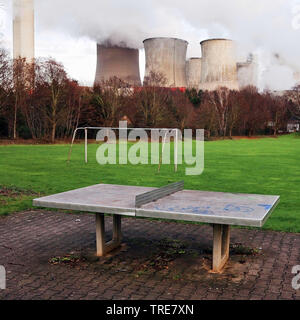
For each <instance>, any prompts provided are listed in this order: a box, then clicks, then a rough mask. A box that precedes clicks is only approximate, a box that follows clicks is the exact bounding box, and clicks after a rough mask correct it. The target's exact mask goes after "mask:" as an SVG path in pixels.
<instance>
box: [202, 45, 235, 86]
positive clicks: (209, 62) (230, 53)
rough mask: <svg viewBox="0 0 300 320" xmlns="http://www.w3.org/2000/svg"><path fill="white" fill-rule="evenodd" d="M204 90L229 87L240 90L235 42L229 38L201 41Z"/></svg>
mask: <svg viewBox="0 0 300 320" xmlns="http://www.w3.org/2000/svg"><path fill="white" fill-rule="evenodd" d="M201 49H202V71H201V85H200V89H202V90H209V91H212V90H216V89H217V88H218V87H227V88H228V89H231V90H239V85H238V78H237V64H236V63H237V62H236V59H235V46H234V42H233V41H231V40H227V39H210V40H205V41H202V42H201Z"/></svg>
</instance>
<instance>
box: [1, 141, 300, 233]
mask: <svg viewBox="0 0 300 320" xmlns="http://www.w3.org/2000/svg"><path fill="white" fill-rule="evenodd" d="M97 147H98V146H97V145H96V144H91V145H89V163H88V164H85V163H84V161H83V159H84V145H83V144H78V145H75V146H74V149H73V153H72V160H71V162H70V163H69V164H67V162H66V159H67V154H68V150H69V146H68V145H2V146H0V215H4V214H8V213H12V212H15V211H20V210H25V209H28V208H31V200H32V199H33V198H35V197H37V194H39V193H40V194H42V195H48V194H53V193H57V192H62V191H67V190H71V189H75V188H79V187H84V186H88V185H92V184H97V183H100V182H103V183H111V184H125V185H141V186H156V187H159V186H163V185H165V184H167V183H169V182H175V181H179V180H185V188H186V189H196V190H209V191H222V192H240V193H259V194H270V195H280V196H281V203H280V204H279V206H278V208H277V209H276V210H275V212H274V213H273V214H272V216H271V218H270V219H269V220H268V222H267V224H266V225H265V227H264V228H265V229H273V230H280V231H289V232H300V209H299V208H300V138H299V137H298V136H295V135H290V136H282V137H280V138H277V139H276V138H262V139H253V140H248V139H242V140H224V141H214V142H206V143H205V170H204V173H203V174H202V175H201V176H186V175H185V167H184V166H183V165H182V166H179V171H178V172H177V173H175V172H174V166H173V165H164V166H163V167H162V169H161V172H160V173H158V172H157V165H138V166H133V165H127V166H124V165H105V166H100V165H99V164H98V163H97V162H96V159H95V154H96V150H97ZM4 187H6V188H8V190H11V189H12V190H15V192H11V191H10V192H8V193H5V192H3V189H5V188H4Z"/></svg>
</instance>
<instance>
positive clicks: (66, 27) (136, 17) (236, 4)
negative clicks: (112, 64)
mask: <svg viewBox="0 0 300 320" xmlns="http://www.w3.org/2000/svg"><path fill="white" fill-rule="evenodd" d="M0 3H2V4H3V6H2V8H1V10H0V28H1V30H0V32H1V34H0V37H1V39H0V40H1V42H2V43H3V44H2V45H4V46H6V47H7V48H8V49H9V50H11V49H12V10H11V7H12V0H0ZM35 7H36V10H35V15H36V56H43V57H48V56H51V57H53V58H55V59H56V60H58V61H59V62H62V63H63V64H64V65H65V67H66V69H67V71H68V73H69V75H70V76H72V77H73V78H75V79H78V80H79V81H80V83H82V84H85V85H91V84H92V83H93V80H94V76H95V68H96V43H97V42H101V41H104V40H107V39H110V40H111V41H113V42H115V43H116V44H117V43H120V42H126V43H127V45H128V46H130V47H136V48H140V49H142V41H143V40H144V39H145V38H148V37H155V36H170V37H178V38H182V39H185V40H187V41H188V42H189V49H188V57H190V56H200V55H201V51H200V45H199V42H200V41H202V40H204V39H206V38H210V37H227V38H232V39H234V40H236V42H237V44H238V59H239V60H244V59H246V57H247V54H248V53H249V52H253V53H255V54H257V55H258V57H259V61H260V72H261V74H260V86H261V87H268V88H271V89H275V90H280V89H288V88H289V87H291V86H292V85H294V80H293V72H294V71H296V70H300V41H299V39H300V0H226V1H223V0H202V1H199V0H185V1H182V0H85V1H79V0H36V1H35ZM274 54H278V55H279V56H280V59H276V58H274ZM140 56H141V57H140V60H141V73H142V76H143V69H144V54H143V52H142V51H141V54H140Z"/></svg>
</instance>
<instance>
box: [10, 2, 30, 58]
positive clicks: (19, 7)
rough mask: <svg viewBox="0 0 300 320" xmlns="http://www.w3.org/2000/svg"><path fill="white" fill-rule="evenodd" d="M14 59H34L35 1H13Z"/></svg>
mask: <svg viewBox="0 0 300 320" xmlns="http://www.w3.org/2000/svg"><path fill="white" fill-rule="evenodd" d="M13 11H14V12H13V15H14V19H13V38H14V40H13V42H14V49H13V57H14V58H15V59H17V58H26V59H27V61H28V62H31V61H32V60H33V59H34V0H14V1H13Z"/></svg>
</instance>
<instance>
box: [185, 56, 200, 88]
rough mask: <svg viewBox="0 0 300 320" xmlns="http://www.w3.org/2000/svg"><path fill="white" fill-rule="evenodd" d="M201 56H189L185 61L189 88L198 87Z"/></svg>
mask: <svg viewBox="0 0 300 320" xmlns="http://www.w3.org/2000/svg"><path fill="white" fill-rule="evenodd" d="M201 65H202V59H201V58H190V59H189V60H188V61H187V62H186V78H187V85H188V87H189V88H194V89H197V90H198V89H199V86H200V82H201Z"/></svg>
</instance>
